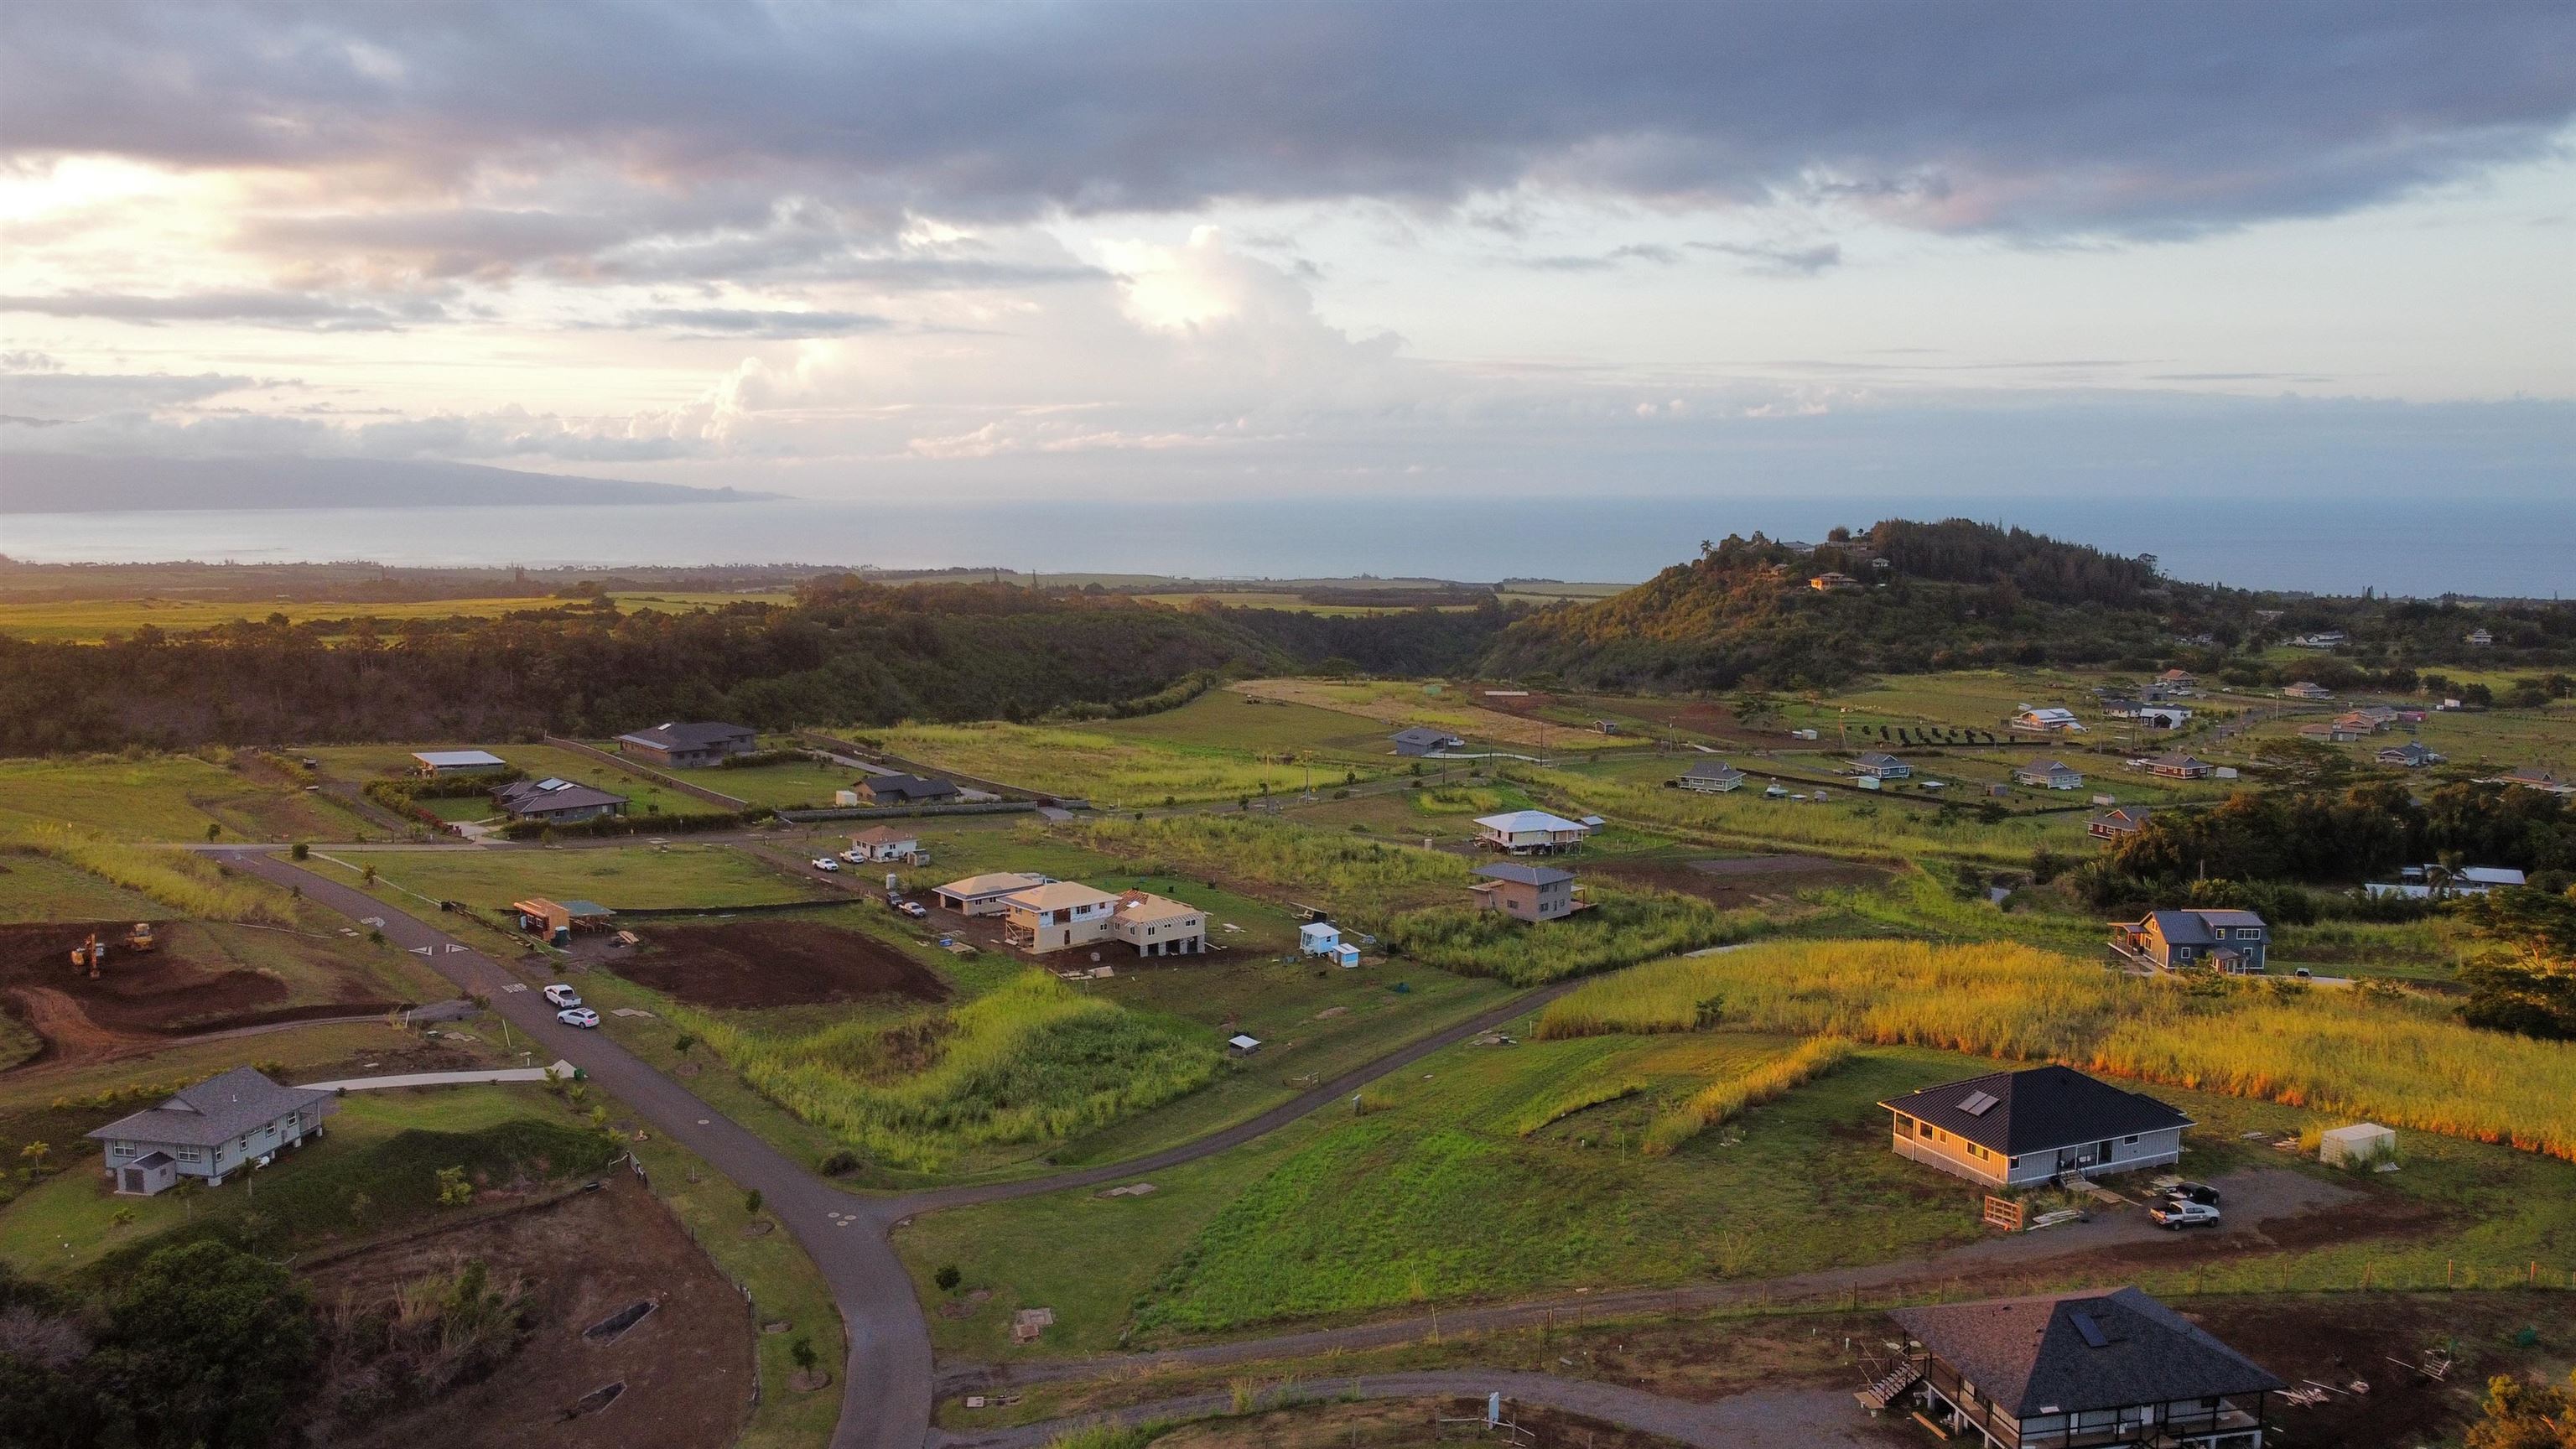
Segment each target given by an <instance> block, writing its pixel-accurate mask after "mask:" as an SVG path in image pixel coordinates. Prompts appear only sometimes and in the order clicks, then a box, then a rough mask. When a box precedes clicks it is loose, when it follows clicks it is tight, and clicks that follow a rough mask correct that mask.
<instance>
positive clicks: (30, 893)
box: [0, 848, 168, 924]
mask: <svg viewBox="0 0 2576 1449" xmlns="http://www.w3.org/2000/svg"><path fill="white" fill-rule="evenodd" d="M167 909H168V908H167V907H165V906H163V905H162V904H161V903H160V902H159V901H156V900H154V899H152V898H151V897H150V896H147V895H144V894H142V893H141V892H139V891H130V890H127V889H126V888H125V887H123V886H120V885H116V884H114V883H112V882H109V881H106V880H103V879H101V878H100V877H98V876H94V875H92V874H90V873H89V872H88V871H85V870H82V869H81V868H80V867H78V866H75V865H72V864H69V863H68V862H65V861H59V860H56V859H54V858H53V857H51V856H48V855H44V854H41V853H39V852H37V851H34V850H28V849H24V848H9V849H0V924H6V923H15V922H19V921H117V920H135V921H141V920H149V919H151V918H152V917H154V916H157V915H160V914H162V913H163V912H164V911H166V910H167Z"/></svg>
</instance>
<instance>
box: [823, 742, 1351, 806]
mask: <svg viewBox="0 0 2576 1449" xmlns="http://www.w3.org/2000/svg"><path fill="white" fill-rule="evenodd" d="M856 739H857V741H858V742H859V743H861V744H864V745H869V746H872V747H874V748H878V749H883V750H885V751H887V752H889V753H891V754H893V755H895V756H897V757H899V758H902V759H907V760H918V761H921V762H922V763H924V764H927V765H931V766H934V767H938V768H944V769H951V770H956V771H959V772H961V773H964V774H968V775H973V776H975V777H977V778H979V779H985V780H992V781H996V782H998V783H1001V784H1005V785H1011V786H1015V787H1018V788H1021V789H1026V790H1034V791H1038V792H1041V793H1044V794H1049V795H1061V796H1066V797H1069V798H1077V799H1088V800H1091V801H1092V802H1094V803H1095V804H1100V805H1112V806H1120V807H1126V808H1134V807H1140V806H1151V805H1160V804H1163V803H1165V802H1166V801H1173V802H1179V801H1189V802H1194V803H1195V802H1201V801H1208V800H1232V799H1236V798H1238V797H1241V796H1246V795H1269V794H1285V793H1288V792H1291V791H1295V790H1299V789H1302V788H1303V787H1304V785H1305V782H1306V780H1307V778H1308V770H1307V767H1306V766H1304V765H1303V764H1298V763H1292V762H1291V761H1290V760H1289V758H1288V752H1285V751H1282V752H1268V751H1256V750H1252V749H1248V748H1239V747H1234V746H1228V745H1213V744H1184V743H1180V742H1177V741H1174V740H1170V739H1159V738H1153V737H1150V736H1136V735H1117V734H1111V733H1109V732H1107V731H1106V730H1098V729H1093V728H1091V727H1088V726H1079V725H1044V726H1040V725H1011V724H971V725H907V726H904V727H901V728H897V729H887V730H868V731H865V732H862V733H859V734H858V735H857V736H856ZM1357 768H1358V766H1357V765H1356V763H1350V764H1344V763H1340V762H1336V763H1335V764H1334V765H1333V766H1332V767H1330V768H1326V769H1322V770H1318V771H1317V772H1315V773H1316V778H1317V779H1318V780H1319V781H1320V782H1323V783H1330V784H1339V783H1341V781H1342V779H1343V777H1344V776H1345V775H1348V774H1352V773H1354V772H1355V771H1356V770H1357Z"/></svg>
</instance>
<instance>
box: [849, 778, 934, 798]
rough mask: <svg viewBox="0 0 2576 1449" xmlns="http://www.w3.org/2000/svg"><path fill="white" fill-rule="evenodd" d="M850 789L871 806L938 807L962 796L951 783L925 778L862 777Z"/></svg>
mask: <svg viewBox="0 0 2576 1449" xmlns="http://www.w3.org/2000/svg"><path fill="white" fill-rule="evenodd" d="M850 788H851V789H852V790H853V791H855V792H856V793H857V794H858V797H859V798H860V799H862V800H865V801H867V802H868V803H869V804H871V805H936V804H939V803H941V802H943V801H949V800H954V799H956V798H957V797H958V795H959V794H960V793H961V792H960V791H959V790H958V788H957V787H956V786H955V785H953V784H950V783H949V782H948V781H946V780H934V779H931V778H929V777H928V776H925V775H862V776H860V777H859V779H858V781H857V782H856V783H855V784H853V785H852V786H851V787H850Z"/></svg>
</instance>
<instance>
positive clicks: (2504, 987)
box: [2460, 888, 2576, 1041]
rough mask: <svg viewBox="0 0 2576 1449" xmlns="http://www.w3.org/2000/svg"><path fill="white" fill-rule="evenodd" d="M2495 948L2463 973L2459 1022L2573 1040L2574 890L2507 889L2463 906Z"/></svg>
mask: <svg viewBox="0 0 2576 1449" xmlns="http://www.w3.org/2000/svg"><path fill="white" fill-rule="evenodd" d="M2464 914H2466V915H2467V917H2468V919H2469V923H2470V927H2471V929H2473V930H2475V931H2476V932H2477V934H2478V938H2479V939H2480V940H2482V941H2484V942H2486V943H2488V944H2489V945H2490V946H2492V947H2494V948H2495V949H2494V950H2493V951H2492V952H2491V953H2490V954H2488V955H2485V956H2483V957H2480V958H2479V959H2477V960H2473V961H2471V962H2469V963H2468V964H2467V965H2466V966H2463V967H2462V968H2461V969H2460V981H2461V983H2462V984H2463V985H2465V986H2467V987H2468V988H2469V999H2468V1001H2467V1003H2466V1004H2464V1005H2463V1006H2462V1007H2461V1008H2460V1019H2461V1020H2463V1021H2465V1022H2467V1023H2468V1024H2469V1025H2471V1026H2480V1027H2485V1028H2487V1029H2488V1030H2490V1031H2510V1032H2518V1033H2520V1034H2522V1035H2524V1036H2533V1037H2545V1038H2554V1039H2557V1040H2562V1041H2564V1040H2576V892H2570V893H2567V894H2561V895H2552V894H2550V893H2549V892H2547V891H2540V890H2532V889H2529V888H2523V889H2507V890H2499V891H2490V892H2488V893H2487V894H2485V895H2481V896H2471V897H2469V898H2468V899H2467V901H2466V902H2465V903H2464Z"/></svg>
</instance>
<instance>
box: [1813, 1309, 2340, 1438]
mask: <svg viewBox="0 0 2576 1449" xmlns="http://www.w3.org/2000/svg"><path fill="white" fill-rule="evenodd" d="M1888 1317H1890V1318H1891V1319H1894V1320H1895V1322H1896V1324H1897V1326H1898V1327H1899V1328H1902V1329H1903V1330H1905V1338H1906V1345H1905V1361H1904V1363H1903V1364H1901V1365H1899V1366H1898V1368H1897V1369H1896V1370H1895V1371H1894V1372H1892V1373H1890V1374H1889V1375H1888V1376H1887V1377H1885V1378H1883V1379H1881V1380H1880V1381H1879V1382H1878V1383H1877V1384H1873V1385H1872V1386H1871V1387H1870V1388H1869V1389H1867V1390H1864V1391H1863V1392H1862V1394H1861V1402H1862V1403H1864V1404H1866V1405H1868V1406H1869V1407H1870V1408H1871V1409H1872V1410H1873V1411H1875V1410H1878V1409H1881V1408H1884V1407H1886V1406H1887V1405H1888V1404H1890V1403H1892V1402H1894V1401H1895V1400H1897V1399H1898V1398H1900V1397H1902V1396H1904V1395H1906V1394H1908V1393H1912V1394H1915V1395H1917V1396H1918V1398H1919V1400H1920V1402H1921V1403H1922V1404H1923V1406H1924V1408H1925V1409H1926V1410H1927V1411H1928V1413H1929V1415H1930V1417H1932V1418H1934V1419H1936V1420H1938V1421H1939V1422H1940V1424H1941V1426H1942V1427H1943V1429H1944V1430H1945V1431H1946V1432H1948V1433H1950V1434H1952V1435H1959V1436H1969V1437H1968V1439H1967V1442H1969V1443H1971V1444H1975V1443H1983V1444H1986V1445H1989V1446H2003V1445H2013V1446H2020V1449H2064V1446H2072V1445H2121V1444H2151V1445H2170V1446H2176V1449H2262V1444H2263V1436H2264V1424H2263V1419H2264V1415H2265V1412H2266V1410H2267V1409H2268V1408H2269V1407H2270V1397H2271V1395H2273V1394H2275V1393H2278V1392H2280V1391H2281V1390H2283V1389H2286V1388H2288V1387H2289V1385H2288V1384H2287V1383H2286V1382H2284V1381H2283V1380H2282V1379H2281V1378H2280V1377H2279V1376H2278V1375H2276V1374H2274V1373H2272V1372H2271V1371H2270V1370H2268V1369H2266V1368H2264V1367H2263V1366H2262V1365H2261V1364H2258V1363H2256V1362H2254V1361H2253V1360H2252V1359H2249V1358H2247V1357H2246V1356H2245V1355H2243V1354H2241V1353H2238V1352H2237V1351H2236V1350H2234V1349H2232V1348H2229V1347H2228V1346H2227V1345H2226V1344H2224V1343H2221V1342H2220V1341H2219V1340H2218V1339H2217V1338H2215V1337H2213V1336H2211V1335H2210V1334H2209V1333H2208V1332H2207V1331H2206V1330H2204V1329H2202V1328H2201V1327H2200V1326H2199V1325H2197V1324H2195V1323H2193V1322H2192V1321H2191V1320H2189V1319H2187V1318H2185V1317H2183V1316H2182V1315H2181V1314H2179V1313H2176V1312H2174V1311H2173V1310H2172V1309H2170V1308H2167V1307H2166V1306H2165V1305H2163V1304H2162V1303H2159V1302H2157V1301H2156V1300H2155V1299H2153V1298H2150V1297H2148V1296H2147V1295H2146V1294H2145V1293H2143V1292H2140V1291H2139V1290H2138V1289H2136V1288H2115V1289H2112V1290H2110V1291H2108V1292H2104V1291H2103V1290H2100V1289H2083V1290H2078V1291H2075V1292H2071V1293H2048V1294H2041V1295H2038V1296H2036V1297H2030V1298H2001V1299H1993V1300H1990V1301H1987V1302H1984V1303H1944V1304H1935V1305H1931V1306H1927V1307H1922V1308H1900V1309H1897V1310H1895V1311H1894V1312H1892V1313H1890V1314H1889V1315H1888Z"/></svg>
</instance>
